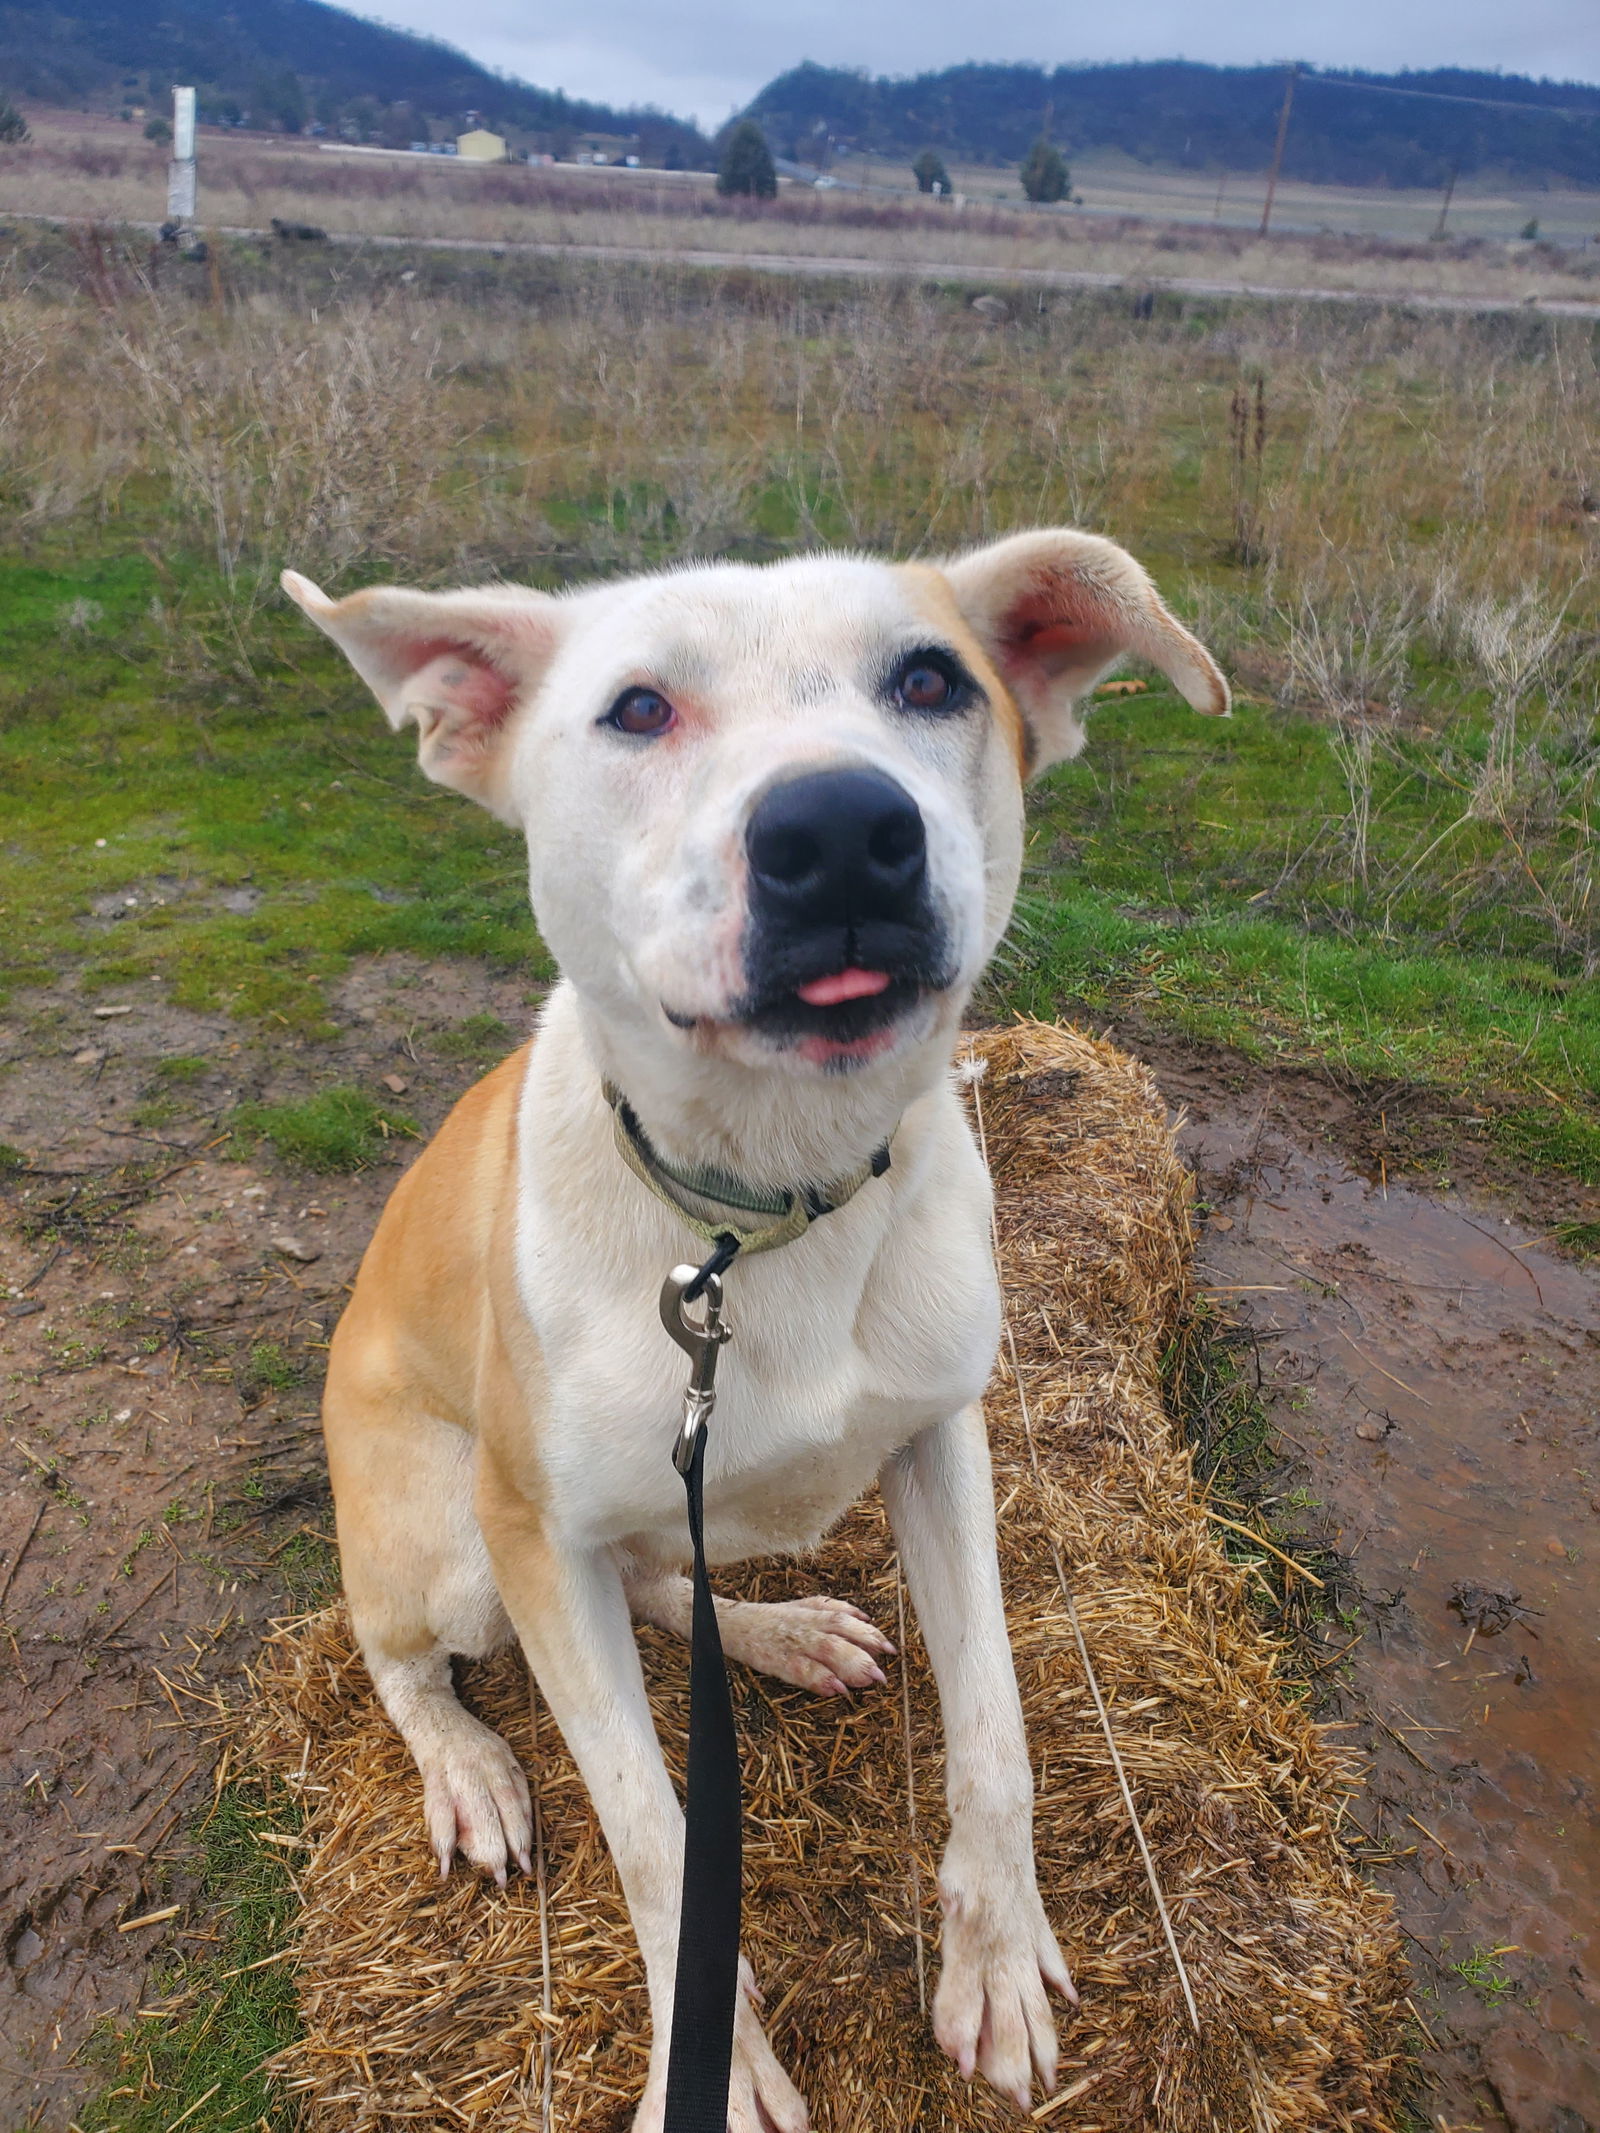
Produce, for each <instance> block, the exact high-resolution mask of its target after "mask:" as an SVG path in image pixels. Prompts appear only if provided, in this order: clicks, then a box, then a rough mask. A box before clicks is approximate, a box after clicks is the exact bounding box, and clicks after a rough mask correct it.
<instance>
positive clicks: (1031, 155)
mask: <svg viewBox="0 0 1600 2133" xmlns="http://www.w3.org/2000/svg"><path fill="white" fill-rule="evenodd" d="M1021 175H1022V190H1023V191H1024V192H1025V193H1026V194H1027V196H1028V198H1029V199H1030V200H1036V201H1052V200H1064V199H1065V198H1066V197H1067V190H1068V188H1069V187H1070V185H1071V183H1072V173H1071V172H1070V171H1069V170H1068V169H1067V166H1066V164H1065V162H1064V161H1063V160H1062V155H1061V151H1060V149H1059V148H1057V147H1055V146H1054V145H1053V144H1052V143H1051V142H1050V141H1048V140H1047V139H1046V138H1045V136H1044V135H1043V134H1042V133H1041V134H1040V136H1039V138H1038V139H1037V140H1036V141H1035V142H1034V144H1033V146H1032V147H1031V148H1030V149H1029V150H1028V155H1027V160H1026V161H1025V162H1024V164H1023V166H1022V173H1021Z"/></svg>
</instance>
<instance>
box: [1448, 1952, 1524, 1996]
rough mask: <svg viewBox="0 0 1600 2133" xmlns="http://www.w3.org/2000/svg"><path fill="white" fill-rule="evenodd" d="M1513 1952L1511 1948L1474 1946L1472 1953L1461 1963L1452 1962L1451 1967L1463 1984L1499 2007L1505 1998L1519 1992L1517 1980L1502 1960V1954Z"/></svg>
mask: <svg viewBox="0 0 1600 2133" xmlns="http://www.w3.org/2000/svg"><path fill="white" fill-rule="evenodd" d="M1511 1952H1512V1951H1511V1950H1510V1949H1509V1948H1474V1949H1473V1951H1472V1953H1471V1954H1470V1955H1467V1956H1464V1957H1463V1958H1462V1960H1461V1961H1460V1962H1459V1963H1452V1964H1451V1965H1450V1968H1451V1970H1452V1971H1453V1972H1454V1973H1455V1975H1456V1976H1457V1977H1458V1978H1460V1979H1461V1980H1462V1982H1463V1984H1467V1985H1470V1986H1471V1987H1472V1989H1473V1991H1474V1992H1477V1993H1481V1994H1482V1996H1483V1998H1484V1999H1485V2000H1486V2001H1487V2002H1488V2004H1489V2005H1490V2006H1491V2007H1498V2006H1499V2005H1500V2004H1501V2002H1502V2001H1503V2000H1510V1999H1514V1998H1515V1997H1516V1993H1517V1980H1516V1979H1515V1978H1514V1977H1513V1976H1512V1975H1511V1973H1510V1971H1508V1970H1507V1969H1506V1967H1505V1965H1504V1964H1503V1963H1502V1962H1501V1960H1500V1958H1501V1956H1502V1955H1509V1954H1510V1953H1511Z"/></svg>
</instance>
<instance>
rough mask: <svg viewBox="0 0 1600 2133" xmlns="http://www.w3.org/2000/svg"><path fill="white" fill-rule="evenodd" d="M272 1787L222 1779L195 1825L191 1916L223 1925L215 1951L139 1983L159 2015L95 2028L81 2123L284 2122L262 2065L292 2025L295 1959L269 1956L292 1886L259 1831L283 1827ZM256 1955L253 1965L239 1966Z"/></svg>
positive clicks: (286, 1814)
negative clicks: (95, 2070) (93, 2070)
mask: <svg viewBox="0 0 1600 2133" xmlns="http://www.w3.org/2000/svg"><path fill="white" fill-rule="evenodd" d="M297 1826H298V1817H297V1816H296V1815H295V1813H294V1811H293V1808H292V1806H291V1805H290V1803H289V1802H288V1801H287V1800H286V1799H284V1797H283V1796H282V1795H281V1794H278V1793H276V1792H273V1793H271V1794H268V1795H262V1794H260V1793H257V1792H256V1791H255V1790H254V1789H249V1790H247V1789H245V1788H242V1787H229V1788H226V1789H225V1790H224V1791H223V1794H222V1797H221V1799H220V1801H219V1802H218V1804H217V1810H216V1813H215V1814H214V1815H213V1816H211V1818H210V1819H209V1821H208V1822H207V1823H206V1824H205V1826H204V1828H203V1829H202V1831H201V1832H200V1833H199V1836H198V1842H199V1846H200V1851H201V1857H202V1862H203V1865H202V1878H201V1886H200V1892H199V1900H198V1902H197V1903H196V1905H195V1906H194V1909H195V1911H196V1912H197V1913H198V1914H200V1915H199V1918H198V1920H197V1922H199V1923H203V1924H206V1925H208V1926H210V1927H212V1928H214V1929H215V1930H216V1931H218V1932H219V1933H220V1934H221V1941H220V1945H219V1946H218V1948H217V1952H216V1953H215V1954H211V1955H208V1956H207V1957H206V1958H205V1959H204V1960H190V1961H180V1962H178V1963H176V1964H175V1965H174V1966H173V1967H172V1968H171V1970H170V1971H169V1972H168V1974H167V1975H166V1976H165V1977H162V1978H160V1979H158V1980H156V1981H154V1982H153V1984H152V1986H151V1988H150V1989H149V1990H148V1991H147V1995H146V2004H147V2005H148V2006H158V2007H166V2008H169V2009H170V2010H171V2011H170V2013H168V2014H166V2015H165V2016H164V2017H152V2016H146V2017H144V2018H143V2019H135V2020H134V2021H132V2022H130V2023H128V2024H127V2025H126V2026H125V2027H124V2028H121V2029H119V2030H109V2031H106V2032H103V2033H102V2035H101V2036H100V2038H99V2039H98V2040H97V2045H96V2047H95V2056H96V2058H97V2059H98V2062H99V2064H100V2066H101V2068H102V2070H103V2074H104V2086H103V2088H102V2089H101V2091H100V2093H99V2095H97V2096H96V2097H95V2098H94V2099H93V2100H92V2101H91V2102H90V2103H89V2104H88V2105H87V2106H86V2107H83V2108H80V2110H79V2112H78V2118H77V2123H78V2124H79V2125H80V2126H81V2127H82V2128H83V2133H167V2129H168V2128H169V2127H170V2126H172V2125H173V2124H175V2123H176V2122H177V2120H178V2119H180V2118H182V2117H184V2114H185V2113H186V2112H188V2113H190V2114H192V2115H190V2116H189V2117H187V2118H185V2119H184V2123H185V2124H186V2125H187V2126H191V2127H201V2128H203V2129H204V2133H246V2129H250V2133H256V2129H259V2128H265V2129H266V2133H291V2129H292V2128H293V2127H294V2126H295V2125H296V2123H297V2122H298V2117H299V2114H298V2112H297V2111H296V2110H295V2109H294V2107H293V2105H292V2104H290V2103H289V2102H288V2101H287V2100H286V2099H284V2098H283V2097H281V2096H280V2095H279V2094H278V2093H277V2092H276V2091H275V2090H274V2089H273V2087H272V2086H271V2084H270V2083H269V2082H268V2080H267V2079H266V2077H265V2076H264V2075H263V2074H262V2073H261V2072H260V2067H261V2062H262V2061H263V2059H266V2058H268V2057H269V2056H270V2055H271V2054H272V2053H273V2052H275V2051H278V2050H279V2049H281V2047H282V2046H283V2045H285V2044H287V2043H288V2042H289V2041H290V2039H291V2038H292V2037H293V2036H294V2034H295V2029H296V2025H297V2019H298V2017H297V2011H296V2006H295V1990H294V1970H293V1965H292V1964H291V1963H289V1962H286V1961H285V1962H269V1961H267V1960H266V1959H267V1958H268V1957H271V1956H273V1955H276V1954H277V1952H278V1951H279V1949H280V1948H282V1947H283V1946H284V1945H285V1942H286V1941H287V1939H288V1937H289V1933H290V1929H291V1926H292V1924H293V1919H294V1893H293V1890H292V1889H291V1887H290V1884H289V1877H288V1874H287V1872H286V1871H285V1868H284V1865H283V1863H282V1862H283V1860H284V1858H285V1857H292V1854H286V1853H285V1852H283V1851H282V1850H281V1849H279V1848H278V1847H276V1846H273V1845H270V1844H264V1843H262V1842H261V1841H260V1838H261V1836H262V1835H264V1834H267V1833H272V1834H279V1835H284V1834H292V1833H293V1831H294V1830H295V1828H296V1827H297ZM254 1964H260V1965H261V1966H262V1967H260V1968H251V1967H249V1966H251V1965H254Z"/></svg>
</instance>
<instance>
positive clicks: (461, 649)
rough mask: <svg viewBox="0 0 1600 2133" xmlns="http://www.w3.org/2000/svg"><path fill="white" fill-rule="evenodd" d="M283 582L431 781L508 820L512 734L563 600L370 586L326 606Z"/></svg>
mask: <svg viewBox="0 0 1600 2133" xmlns="http://www.w3.org/2000/svg"><path fill="white" fill-rule="evenodd" d="M281 582H282V585H283V589H284V591H285V592H286V593H287V594H288V595H289V597H290V599H291V600H293V601H294V603H295V605H296V606H297V607H300V608H302V609H303V610H304V611H305V613H306V614H308V615H309V616H310V617H311V620H312V621H313V622H314V623H315V624H316V625H317V627H318V629H320V630H325V631H326V632H327V634H328V635H329V636H330V637H331V638H332V639H333V641H334V643H335V644H336V645H337V646H338V647H339V649H340V651H341V652H343V653H344V655H345V657H346V658H347V659H348V660H349V662H350V664H351V665H352V666H353V667H354V668H355V670H356V672H357V673H358V674H359V675H360V676H361V679H362V680H363V681H364V682H365V683H366V685H367V687H368V688H369V689H370V690H371V691H372V693H373V695H374V696H375V697H376V698H377V699H378V701H379V703H380V704H382V706H383V709H384V715H385V717H387V719H388V721H389V723H390V725H391V726H393V727H394V728H395V729H396V730H397V731H398V729H399V728H400V727H401V726H404V725H405V724H407V722H408V721H409V722H410V723H411V724H413V725H415V727H416V729H417V761H418V762H419V763H420V764H421V766H422V768H423V770H424V771H425V772H426V773H427V775H428V776H429V777H430V778H433V779H435V780H436V781H437V782H438V783H439V784H441V785H449V786H453V787H454V789H455V790H456V791H457V792H463V793H465V794H466V795H467V797H468V798H469V799H472V800H476V801H477V802H478V803H479V805H480V806H483V807H486V808H488V810H489V812H490V813H491V814H494V815H498V816H499V817H500V819H501V821H503V822H511V823H515V821H516V815H515V813H514V811H513V808H512V803H511V795H510V791H509V786H508V781H507V777H506V768H507V758H508V756H509V754H510V747H509V738H510V727H511V725H512V723H513V717H514V714H515V712H516V710H517V709H518V707H519V705H520V704H521V703H523V702H524V701H525V700H526V698H527V697H528V696H529V695H531V694H532V692H533V690H534V688H535V687H536V686H537V684H538V682H539V679H540V677H541V675H542V674H543V673H544V670H545V668H546V667H547V666H548V665H549V663H550V660H551V657H552V655H553V654H554V652H555V649H556V645H557V643H558V641H559V637H560V620H561V603H560V602H559V601H558V600H554V599H552V598H551V597H550V596H549V594H547V593H541V592H534V591H532V590H530V589H528V588H526V587H523V586H519V585H486V586H483V587H481V588H479V589H478V590H476V591H472V592H449V593H426V592H411V591H409V590H408V589H407V588H405V587H404V586H399V585H374V586H371V587H370V588H369V589H368V590H367V591H365V592H357V593H351V594H350V595H349V597H348V598H347V599H343V600H330V599H329V598H328V596H327V594H326V593H325V592H323V590H322V589H321V587H320V586H317V585H313V584H312V582H311V580H310V579H309V578H302V577H301V576H300V575H299V573H298V572H297V571H293V570H286V571H285V572H284V573H283V578H282V581H281Z"/></svg>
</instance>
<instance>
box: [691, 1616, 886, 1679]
mask: <svg viewBox="0 0 1600 2133" xmlns="http://www.w3.org/2000/svg"><path fill="white" fill-rule="evenodd" d="M722 1645H723V1649H724V1651H726V1653H727V1654H728V1657H729V1658H730V1659H738V1660H740V1661H742V1663H743V1664H744V1665H745V1666H753V1667H755V1668H757V1669H758V1670H759V1671H760V1672H761V1673H763V1674H773V1675H776V1677H777V1678H778V1680H779V1681H792V1682H793V1683H794V1685H795V1687H796V1688H797V1689H811V1690H813V1691H814V1692H815V1693H816V1694H817V1695H818V1696H843V1695H846V1694H848V1692H849V1691H850V1690H851V1689H865V1688H882V1687H883V1685H884V1680H883V1669H882V1668H881V1667H880V1666H879V1665H878V1661H877V1657H876V1656H875V1655H876V1654H878V1653H883V1654H885V1655H887V1654H890V1653H892V1652H893V1650H894V1646H893V1645H892V1644H891V1643H890V1642H889V1640H888V1638H887V1637H886V1636H885V1635H884V1634H883V1632H882V1630H881V1629H879V1628H878V1627H877V1626H876V1625H875V1624H874V1623H872V1622H870V1621H869V1620H868V1619H867V1617H866V1616H865V1615H864V1614H863V1613H862V1612H861V1609H860V1608H859V1607H853V1606H852V1605H851V1604H850V1602H849V1601H848V1600H831V1599H829V1598H828V1597H827V1596H826V1595H825V1594H823V1593H820V1592H819V1593H812V1594H810V1595H808V1596H807V1597H806V1598H805V1599H801V1600H746V1601H740V1602H738V1603H736V1604H735V1605H734V1606H732V1607H730V1608H728V1609H727V1611H726V1612H725V1613H724V1615H723V1616H722Z"/></svg>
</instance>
